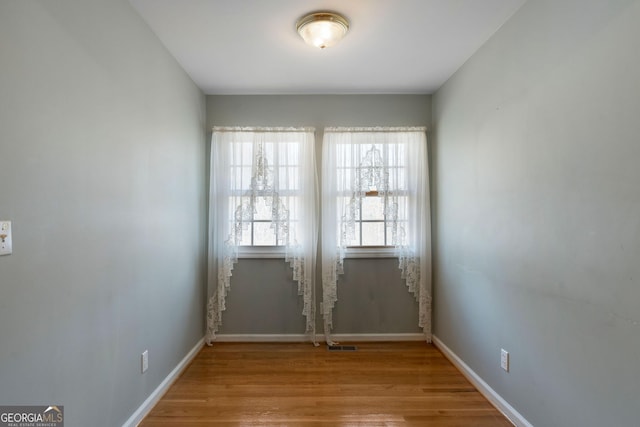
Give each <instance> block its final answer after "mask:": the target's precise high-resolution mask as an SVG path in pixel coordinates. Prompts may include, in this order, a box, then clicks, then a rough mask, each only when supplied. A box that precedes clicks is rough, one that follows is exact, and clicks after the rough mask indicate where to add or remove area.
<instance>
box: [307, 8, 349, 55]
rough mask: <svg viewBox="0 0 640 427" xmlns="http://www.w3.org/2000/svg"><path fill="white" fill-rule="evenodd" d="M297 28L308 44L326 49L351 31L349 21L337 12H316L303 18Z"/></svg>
mask: <svg viewBox="0 0 640 427" xmlns="http://www.w3.org/2000/svg"><path fill="white" fill-rule="evenodd" d="M297 29H298V34H300V37H302V38H303V39H304V41H305V42H306V43H307V44H310V45H311V46H315V47H318V48H320V49H325V48H327V47H331V46H334V45H335V44H336V43H338V42H339V41H340V40H342V38H343V37H344V36H345V35H346V34H347V31H349V22H348V21H347V20H346V19H345V18H343V17H342V16H340V15H338V14H335V13H331V12H316V13H311V14H309V15H307V16H305V17H303V18H301V19H300V20H299V21H298V25H297Z"/></svg>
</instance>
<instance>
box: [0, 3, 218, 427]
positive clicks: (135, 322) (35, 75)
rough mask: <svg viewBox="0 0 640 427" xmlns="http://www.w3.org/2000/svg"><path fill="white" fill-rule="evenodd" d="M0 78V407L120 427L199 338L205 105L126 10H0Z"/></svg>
mask: <svg viewBox="0 0 640 427" xmlns="http://www.w3.org/2000/svg"><path fill="white" fill-rule="evenodd" d="M0 70H1V71H0V218H1V219H6V220H12V221H13V232H14V236H13V246H14V252H13V255H10V256H3V257H0V404H3V405H7V404H20V405H40V404H45V405H46V404H59V405H64V406H65V415H66V421H67V423H66V425H68V426H69V427H76V426H105V427H113V426H117V425H122V423H123V422H124V421H125V420H127V419H128V418H129V416H130V415H131V414H132V413H133V411H134V410H135V409H137V408H138V406H139V405H140V404H141V403H142V402H143V401H144V400H145V399H146V398H147V397H148V395H149V394H150V393H151V392H152V391H153V390H154V389H155V388H156V387H157V386H158V384H159V383H160V382H161V381H162V380H163V379H164V378H165V377H166V375H167V374H168V373H169V372H170V371H171V370H172V369H173V368H174V367H175V366H176V365H177V364H178V362H179V361H180V360H181V359H182V358H183V357H184V356H185V355H186V354H187V352H188V351H189V350H190V349H191V348H193V346H194V345H195V344H196V343H197V342H198V340H199V339H200V338H201V337H202V336H203V333H204V330H203V328H204V310H203V307H204V294H203V291H204V282H205V278H204V275H205V268H204V261H205V260H204V253H205V240H204V239H205V238H206V227H205V225H206V224H205V221H206V217H205V212H206V181H205V178H204V177H205V175H206V172H205V166H206V161H207V159H206V140H205V122H204V120H205V114H204V111H205V98H204V95H203V94H202V93H201V92H200V91H199V90H198V89H197V88H196V87H195V85H194V84H193V83H192V82H191V80H190V79H189V78H188V77H187V76H186V74H185V73H184V72H183V71H182V70H181V69H180V68H179V66H178V65H177V64H176V63H175V61H174V60H173V59H172V57H171V56H170V55H169V54H168V53H167V52H166V50H165V49H164V47H162V45H161V44H160V43H159V41H158V40H157V39H156V37H155V36H154V35H153V34H152V32H151V31H150V30H149V29H148V27H147V26H146V25H145V24H144V22H143V21H142V20H141V19H140V18H139V17H138V15H137V14H136V13H135V11H134V10H133V9H132V8H131V6H130V5H129V3H128V2H127V1H125V0H94V1H71V0H55V1H48V0H47V1H8V0H3V1H0ZM145 349H148V350H149V360H150V368H149V371H148V372H147V373H146V374H141V373H140V354H141V353H142V351H144V350H145Z"/></svg>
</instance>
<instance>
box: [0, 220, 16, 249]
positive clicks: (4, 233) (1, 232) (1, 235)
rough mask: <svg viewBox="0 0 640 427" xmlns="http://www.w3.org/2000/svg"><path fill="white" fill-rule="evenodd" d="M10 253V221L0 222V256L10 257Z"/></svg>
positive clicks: (11, 246) (11, 247)
mask: <svg viewBox="0 0 640 427" xmlns="http://www.w3.org/2000/svg"><path fill="white" fill-rule="evenodd" d="M12 252H13V245H12V243H11V221H0V255H10V254H11V253H12Z"/></svg>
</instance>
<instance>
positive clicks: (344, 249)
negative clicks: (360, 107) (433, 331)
mask: <svg viewBox="0 0 640 427" xmlns="http://www.w3.org/2000/svg"><path fill="white" fill-rule="evenodd" d="M428 172H429V171H428V163H427V139H426V129H424V128H327V129H325V132H324V139H323V143H322V230H323V232H322V313H323V317H324V329H325V333H327V331H330V330H331V326H332V322H333V315H332V311H333V307H334V305H335V303H336V301H337V300H338V293H337V283H338V277H339V276H340V275H341V274H342V273H343V272H344V258H345V257H346V256H366V257H371V256H389V255H392V256H394V257H397V258H398V262H399V268H400V270H401V272H402V273H401V274H402V277H403V278H404V279H405V281H406V284H407V287H408V289H409V290H410V291H411V292H412V293H413V294H414V295H415V297H416V299H417V300H418V302H419V313H420V319H419V321H418V324H419V325H420V326H421V327H423V328H424V330H425V333H426V335H427V337H428V339H430V327H431V326H430V314H429V313H430V310H431V292H430V275H431V263H430V244H431V243H430V241H431V236H430V215H429V214H430V212H429V173H428Z"/></svg>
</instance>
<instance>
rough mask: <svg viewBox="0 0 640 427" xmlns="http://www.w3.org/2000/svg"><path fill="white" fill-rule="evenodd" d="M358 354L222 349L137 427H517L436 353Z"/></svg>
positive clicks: (423, 347)
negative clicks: (227, 426)
mask: <svg viewBox="0 0 640 427" xmlns="http://www.w3.org/2000/svg"><path fill="white" fill-rule="evenodd" d="M341 344H344V343H341ZM355 345H356V346H357V348H358V349H357V351H353V352H348V351H342V352H335V351H328V350H327V347H326V346H320V347H313V345H311V344H309V343H300V344H280V343H278V344H273V343H259V344H258V343H251V344H250V343H215V344H214V345H213V346H212V347H205V348H204V349H203V350H202V351H201V352H200V353H199V354H198V355H197V356H196V358H195V359H194V360H193V362H192V363H191V365H190V366H189V367H188V368H187V369H186V370H185V371H184V372H183V374H182V375H181V377H180V378H179V379H178V380H177V381H176V382H175V383H174V384H173V385H172V386H171V388H170V389H169V391H168V392H167V393H166V394H165V395H164V397H163V398H162V399H161V400H160V402H158V404H157V405H156V406H155V408H153V410H152V411H151V412H150V413H149V415H148V416H147V417H146V418H145V419H144V420H143V422H142V423H141V424H140V425H141V426H142V427H155V426H157V427H167V426H221V425H235V426H262V425H266V426H275V425H278V426H407V425H410V426H430V427H443V426H446V427H454V426H456V427H485V426H487V427H488V426H491V427H500V426H511V425H512V424H511V423H510V422H509V421H508V420H507V419H506V418H505V417H504V416H503V415H502V414H500V412H498V410H496V409H495V408H494V407H493V406H492V405H491V404H490V403H489V402H488V401H487V400H486V399H485V398H484V397H483V396H482V395H481V394H480V393H479V392H478V391H477V390H476V389H475V388H474V387H473V386H472V385H471V384H470V383H469V382H468V381H467V380H466V379H465V378H464V377H463V376H462V374H461V373H460V372H459V371H457V370H456V368H454V366H453V365H452V364H451V363H450V362H449V361H448V360H446V359H445V357H444V356H443V355H442V354H441V353H440V352H439V351H438V350H437V349H436V348H435V347H434V346H432V345H429V344H426V343H424V342H403V343H397V342H396V343H355Z"/></svg>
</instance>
